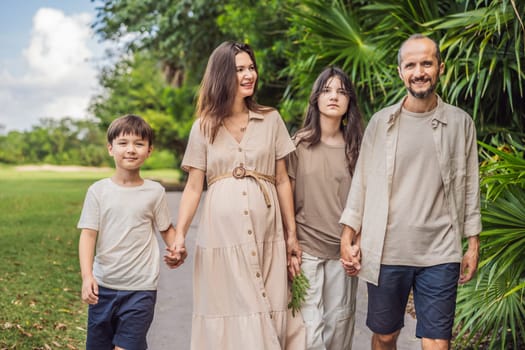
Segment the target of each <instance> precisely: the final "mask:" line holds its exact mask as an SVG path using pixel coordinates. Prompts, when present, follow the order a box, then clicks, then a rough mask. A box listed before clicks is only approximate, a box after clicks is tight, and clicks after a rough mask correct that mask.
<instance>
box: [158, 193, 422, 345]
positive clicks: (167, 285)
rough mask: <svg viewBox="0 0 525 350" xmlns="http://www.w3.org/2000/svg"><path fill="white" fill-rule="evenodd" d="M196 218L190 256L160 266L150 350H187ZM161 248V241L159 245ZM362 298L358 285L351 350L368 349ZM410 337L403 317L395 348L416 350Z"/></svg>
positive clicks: (171, 198) (172, 196)
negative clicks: (176, 264) (171, 266)
mask: <svg viewBox="0 0 525 350" xmlns="http://www.w3.org/2000/svg"><path fill="white" fill-rule="evenodd" d="M180 196H181V192H168V203H169V206H170V208H171V210H172V212H173V217H174V222H176V221H177V220H176V216H177V212H178V206H179V200H180ZM199 217H200V212H199V211H198V212H197V214H196V216H195V219H194V220H193V224H192V225H191V227H190V230H189V232H188V235H187V239H186V245H187V248H188V252H189V253H190V254H189V257H188V259H186V262H185V263H184V265H182V266H181V267H179V268H178V269H176V270H169V269H168V268H167V267H165V266H164V265H162V266H161V270H160V279H159V290H158V296H157V306H156V310H155V318H154V320H153V324H152V325H151V328H150V331H149V334H148V344H149V349H150V350H188V349H189V348H190V337H191V311H192V290H191V288H192V268H193V249H194V247H195V235H196V228H197V225H198V221H199ZM159 240H160V239H159ZM160 241H161V240H160ZM161 246H163V242H161ZM366 298H367V296H366V288H365V286H364V283H361V282H360V283H359V289H358V293H357V311H356V325H355V335H354V342H353V347H352V350H369V349H370V334H371V333H370V331H369V330H368V328H367V327H366V326H365V318H366V304H367V303H366V300H367V299H366ZM414 334H415V320H414V319H413V318H412V317H411V316H410V315H408V314H407V315H406V317H405V328H404V329H403V330H402V331H401V335H400V337H399V341H398V349H399V350H416V349H420V345H419V344H420V343H419V340H418V339H416V338H415V336H414ZM209 350H244V349H209Z"/></svg>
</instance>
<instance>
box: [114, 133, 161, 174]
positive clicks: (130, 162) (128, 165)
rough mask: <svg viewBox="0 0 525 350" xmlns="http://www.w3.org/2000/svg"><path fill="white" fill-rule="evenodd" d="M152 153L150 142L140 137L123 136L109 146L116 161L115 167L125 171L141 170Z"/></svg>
mask: <svg viewBox="0 0 525 350" xmlns="http://www.w3.org/2000/svg"><path fill="white" fill-rule="evenodd" d="M151 151H152V147H151V145H150V144H149V142H148V141H147V140H144V139H143V138H142V137H141V136H138V135H131V134H126V135H122V134H121V135H119V136H118V137H117V138H115V139H114V140H113V142H112V143H111V144H108V152H109V155H110V156H112V157H113V159H115V166H116V167H117V168H120V169H125V170H136V169H139V168H140V167H141V166H142V164H144V161H145V160H146V159H147V158H148V157H149V155H150V154H151Z"/></svg>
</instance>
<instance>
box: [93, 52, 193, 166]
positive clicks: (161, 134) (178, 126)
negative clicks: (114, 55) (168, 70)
mask: <svg viewBox="0 0 525 350" xmlns="http://www.w3.org/2000/svg"><path fill="white" fill-rule="evenodd" d="M100 84H101V86H102V88H103V92H102V93H101V94H99V95H97V96H95V97H94V98H93V100H92V102H91V112H92V113H93V114H94V115H95V116H97V118H99V119H100V127H101V129H102V130H106V129H107V127H108V126H109V124H110V123H111V122H112V121H113V120H114V119H115V118H117V117H119V116H121V115H124V114H128V113H131V114H138V115H140V116H141V117H143V118H144V119H145V120H146V121H148V122H149V123H150V125H151V126H152V128H153V130H155V146H156V147H157V148H159V149H170V150H171V151H172V152H174V153H175V156H176V158H177V159H180V157H181V156H182V154H183V151H184V147H185V144H186V139H187V136H188V134H189V130H190V128H191V123H192V121H193V111H194V108H193V104H194V101H193V96H194V93H195V91H194V89H195V88H194V87H188V86H187V85H183V86H181V87H173V86H171V85H169V84H168V83H167V82H166V80H165V79H164V76H163V74H162V71H161V69H160V67H159V63H158V60H157V59H156V58H155V57H154V56H153V55H151V54H150V53H149V52H148V51H138V52H135V53H133V55H132V56H124V57H123V58H122V59H121V60H120V61H118V62H117V64H116V65H115V66H113V67H107V68H105V69H104V70H103V71H102V73H101V76H100Z"/></svg>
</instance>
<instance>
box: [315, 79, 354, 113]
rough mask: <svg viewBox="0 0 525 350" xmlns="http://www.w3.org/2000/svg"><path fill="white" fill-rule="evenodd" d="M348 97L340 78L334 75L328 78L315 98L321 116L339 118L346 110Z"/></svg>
mask: <svg viewBox="0 0 525 350" xmlns="http://www.w3.org/2000/svg"><path fill="white" fill-rule="evenodd" d="M349 103H350V98H349V97H348V92H347V91H346V89H345V88H344V86H343V83H342V82H341V79H339V78H338V77H336V76H334V77H331V78H330V79H328V81H327V82H326V85H325V86H324V87H323V88H322V90H321V94H320V95H319V98H318V100H317V106H318V107H319V112H320V113H321V117H326V118H341V117H342V116H343V115H344V114H345V113H346V111H347V110H348V107H349Z"/></svg>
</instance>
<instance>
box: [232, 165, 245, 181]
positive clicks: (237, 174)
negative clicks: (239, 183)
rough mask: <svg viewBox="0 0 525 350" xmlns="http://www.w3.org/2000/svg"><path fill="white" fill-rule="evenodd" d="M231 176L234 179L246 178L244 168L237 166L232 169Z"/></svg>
mask: <svg viewBox="0 0 525 350" xmlns="http://www.w3.org/2000/svg"><path fill="white" fill-rule="evenodd" d="M232 176H233V177H234V178H236V179H242V178H243V177H245V176H246V168H244V167H242V166H237V167H235V168H233V171H232Z"/></svg>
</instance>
